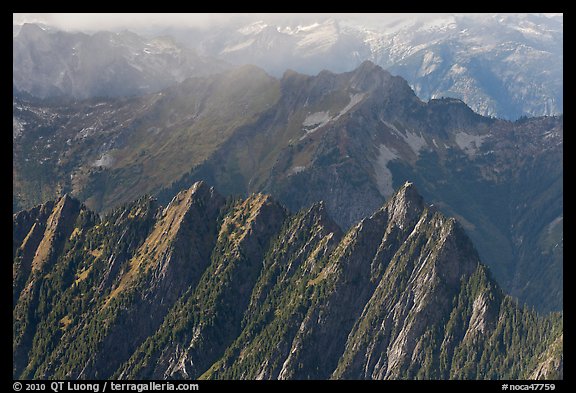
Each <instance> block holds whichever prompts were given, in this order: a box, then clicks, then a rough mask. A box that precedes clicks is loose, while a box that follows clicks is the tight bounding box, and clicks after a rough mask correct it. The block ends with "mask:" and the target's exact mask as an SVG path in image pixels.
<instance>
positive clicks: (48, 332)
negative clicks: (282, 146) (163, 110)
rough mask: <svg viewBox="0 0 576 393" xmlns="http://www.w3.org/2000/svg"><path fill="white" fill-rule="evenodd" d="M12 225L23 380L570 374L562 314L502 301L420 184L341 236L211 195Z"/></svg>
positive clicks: (325, 224) (200, 190)
mask: <svg viewBox="0 0 576 393" xmlns="http://www.w3.org/2000/svg"><path fill="white" fill-rule="evenodd" d="M13 228H14V229H13V232H14V236H13V239H14V262H13V271H14V291H15V297H14V300H15V303H14V305H13V316H14V336H13V347H14V352H13V360H14V368H13V375H14V378H17V379H20V378H43V379H46V378H57V379H77V378H80V379H84V378H86V379H108V378H119V379H125V378H130V379H131V378H137V379H166V378H169V379H172V378H178V379H179V378H186V379H190V378H191V379H198V378H199V379H330V378H332V379H406V378H408V379H415V378H416V379H449V378H450V379H452V378H454V379H522V378H539V379H547V378H562V373H563V366H562V363H563V350H562V340H563V338H562V337H563V336H562V315H561V314H551V315H549V316H547V317H543V316H540V315H538V314H537V313H535V312H534V311H531V310H529V309H528V308H522V307H520V306H518V304H517V302H516V301H514V300H513V299H512V298H510V297H508V296H505V295H504V294H503V293H502V291H501V290H500V289H499V287H498V285H497V284H496V283H495V282H494V281H493V279H492V278H491V275H490V273H489V271H488V269H487V268H486V267H485V266H484V265H483V264H482V263H481V262H480V259H479V257H478V254H477V252H476V250H475V248H474V246H473V245H472V243H471V241H470V240H469V239H468V237H467V235H466V233H465V230H464V229H463V228H462V226H461V225H460V224H459V223H458V222H457V221H456V220H454V219H453V218H448V217H446V216H444V215H443V214H442V213H440V212H439V211H438V210H436V209H435V208H433V207H431V206H428V205H427V204H426V203H424V200H423V198H422V197H421V196H420V194H419V193H418V191H417V190H416V187H415V186H414V185H413V184H412V183H410V182H406V183H405V184H404V185H402V186H401V187H400V188H399V189H398V190H397V191H396V192H395V193H394V195H393V196H392V197H391V198H390V199H389V200H388V201H387V202H386V203H385V204H384V205H383V206H382V207H381V208H380V209H378V210H376V211H375V212H374V213H373V214H372V215H371V216H370V217H366V218H364V219H362V220H361V221H360V222H358V223H357V224H355V225H353V226H352V227H351V228H350V230H349V231H348V232H346V233H342V231H341V230H340V228H339V227H338V226H337V225H336V224H335V223H334V222H333V220H332V219H331V218H330V217H329V215H328V214H327V211H326V209H325V206H324V204H323V203H317V204H314V205H313V206H311V207H310V208H307V209H303V210H301V211H299V212H298V213H296V214H288V213H287V211H286V210H285V209H284V208H283V207H282V206H281V205H280V204H278V203H277V202H276V201H274V199H273V198H271V197H270V196H268V195H264V194H252V195H250V196H249V197H248V198H245V199H243V198H229V199H228V200H224V199H223V198H222V197H220V196H219V195H218V193H217V192H216V191H215V190H214V188H211V187H209V186H208V185H207V184H206V183H204V182H200V183H195V184H194V185H193V186H192V187H191V188H190V189H187V190H183V191H182V192H180V193H179V194H177V195H176V196H175V197H174V198H173V200H172V201H171V202H170V204H169V205H168V206H166V207H165V208H162V207H161V206H158V205H157V203H156V202H155V201H154V200H153V199H151V198H148V197H144V198H141V199H139V200H137V201H134V202H132V203H130V204H127V205H124V206H123V207H120V208H118V209H115V210H114V211H113V212H111V213H110V214H108V215H106V216H104V217H100V216H98V215H96V214H94V213H92V212H90V211H89V210H88V209H86V207H85V206H83V205H82V204H80V202H78V201H76V200H74V199H72V198H70V197H68V196H65V197H63V198H61V199H60V200H59V201H56V202H49V203H47V204H45V205H41V206H38V207H36V208H34V209H32V210H29V211H23V212H20V213H18V214H16V215H15V216H14V226H13ZM45 250H48V253H46V252H45ZM31 255H35V257H34V259H33V261H32V263H30V256H31ZM42 255H46V258H44V257H43V256H42ZM36 256H39V257H38V258H39V259H38V260H40V259H41V260H42V261H43V262H42V263H37V264H34V261H35V260H36V259H37V257H36ZM30 266H32V267H31V268H30Z"/></svg>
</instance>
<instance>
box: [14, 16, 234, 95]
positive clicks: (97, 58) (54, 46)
mask: <svg viewBox="0 0 576 393" xmlns="http://www.w3.org/2000/svg"><path fill="white" fill-rule="evenodd" d="M12 42H13V57H12V70H13V73H12V84H13V89H14V92H15V94H23V93H24V94H29V95H32V96H34V97H39V98H46V97H72V98H76V99H85V98H93V97H101V96H104V97H120V96H134V95H141V94H145V93H150V92H154V91H159V90H161V89H163V88H165V87H167V86H170V85H173V84H175V83H178V82H182V81H183V80H184V79H186V78H188V77H191V76H199V75H207V74H211V73H214V72H217V71H222V70H224V69H226V68H228V66H227V64H226V63H225V62H223V61H218V60H216V59H210V58H203V57H201V56H199V55H198V54H197V53H195V52H194V51H193V50H191V49H188V48H185V47H182V46H181V45H178V44H177V43H176V42H175V41H174V39H173V38H171V37H168V36H159V37H155V38H152V39H147V38H144V37H142V36H140V35H138V34H135V33H132V32H129V31H122V32H118V33H114V32H107V31H99V32H97V33H94V34H86V33H82V32H66V31H61V30H58V29H54V28H51V27H49V26H45V25H39V24H34V23H26V24H24V25H22V27H21V28H19V29H18V30H17V33H15V36H14V37H13V40H12Z"/></svg>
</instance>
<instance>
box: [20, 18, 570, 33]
mask: <svg viewBox="0 0 576 393" xmlns="http://www.w3.org/2000/svg"><path fill="white" fill-rule="evenodd" d="M459 14H460V13H134V14H133V13H14V14H13V18H12V20H13V25H22V24H24V23H41V24H45V25H48V26H51V27H55V28H58V29H62V30H70V31H86V32H89V31H97V30H123V29H132V30H157V29H162V28H211V27H216V26H223V25H227V24H229V25H234V24H240V23H251V22H256V21H264V22H267V23H275V24H280V25H294V24H297V23H313V22H316V21H322V20H326V19H330V18H332V19H335V20H339V21H340V20H347V21H355V22H362V23H363V24H365V25H366V26H367V27H373V28H377V27H385V26H389V25H393V24H396V23H398V22H402V21H406V20H408V19H418V20H432V19H438V18H442V17H450V16H453V15H459ZM460 15H461V14H460ZM471 15H474V14H471ZM478 15H479V14H478ZM488 15H489V14H488ZM545 15H547V16H554V15H563V14H545Z"/></svg>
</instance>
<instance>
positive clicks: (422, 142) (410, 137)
mask: <svg viewBox="0 0 576 393" xmlns="http://www.w3.org/2000/svg"><path fill="white" fill-rule="evenodd" d="M382 123H384V124H385V125H386V127H388V128H390V129H391V130H393V131H394V132H395V133H396V135H398V136H399V137H401V138H402V139H404V142H406V143H407V144H408V146H410V148H411V149H412V151H413V152H414V153H416V155H418V153H419V152H420V150H422V149H424V148H425V147H428V142H426V139H424V137H423V136H422V135H417V134H415V133H413V132H406V135H404V134H403V133H402V132H400V130H398V128H396V126H395V125H394V124H392V123H388V122H387V121H384V120H382Z"/></svg>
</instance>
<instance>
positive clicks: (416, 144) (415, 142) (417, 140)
mask: <svg viewBox="0 0 576 393" xmlns="http://www.w3.org/2000/svg"><path fill="white" fill-rule="evenodd" d="M404 140H405V141H406V143H407V144H408V146H410V148H411V149H412V151H413V152H414V153H416V154H418V153H419V152H420V150H422V149H424V148H425V147H428V143H427V142H426V139H424V137H422V135H416V134H414V133H411V132H407V133H406V136H405V137H404Z"/></svg>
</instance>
